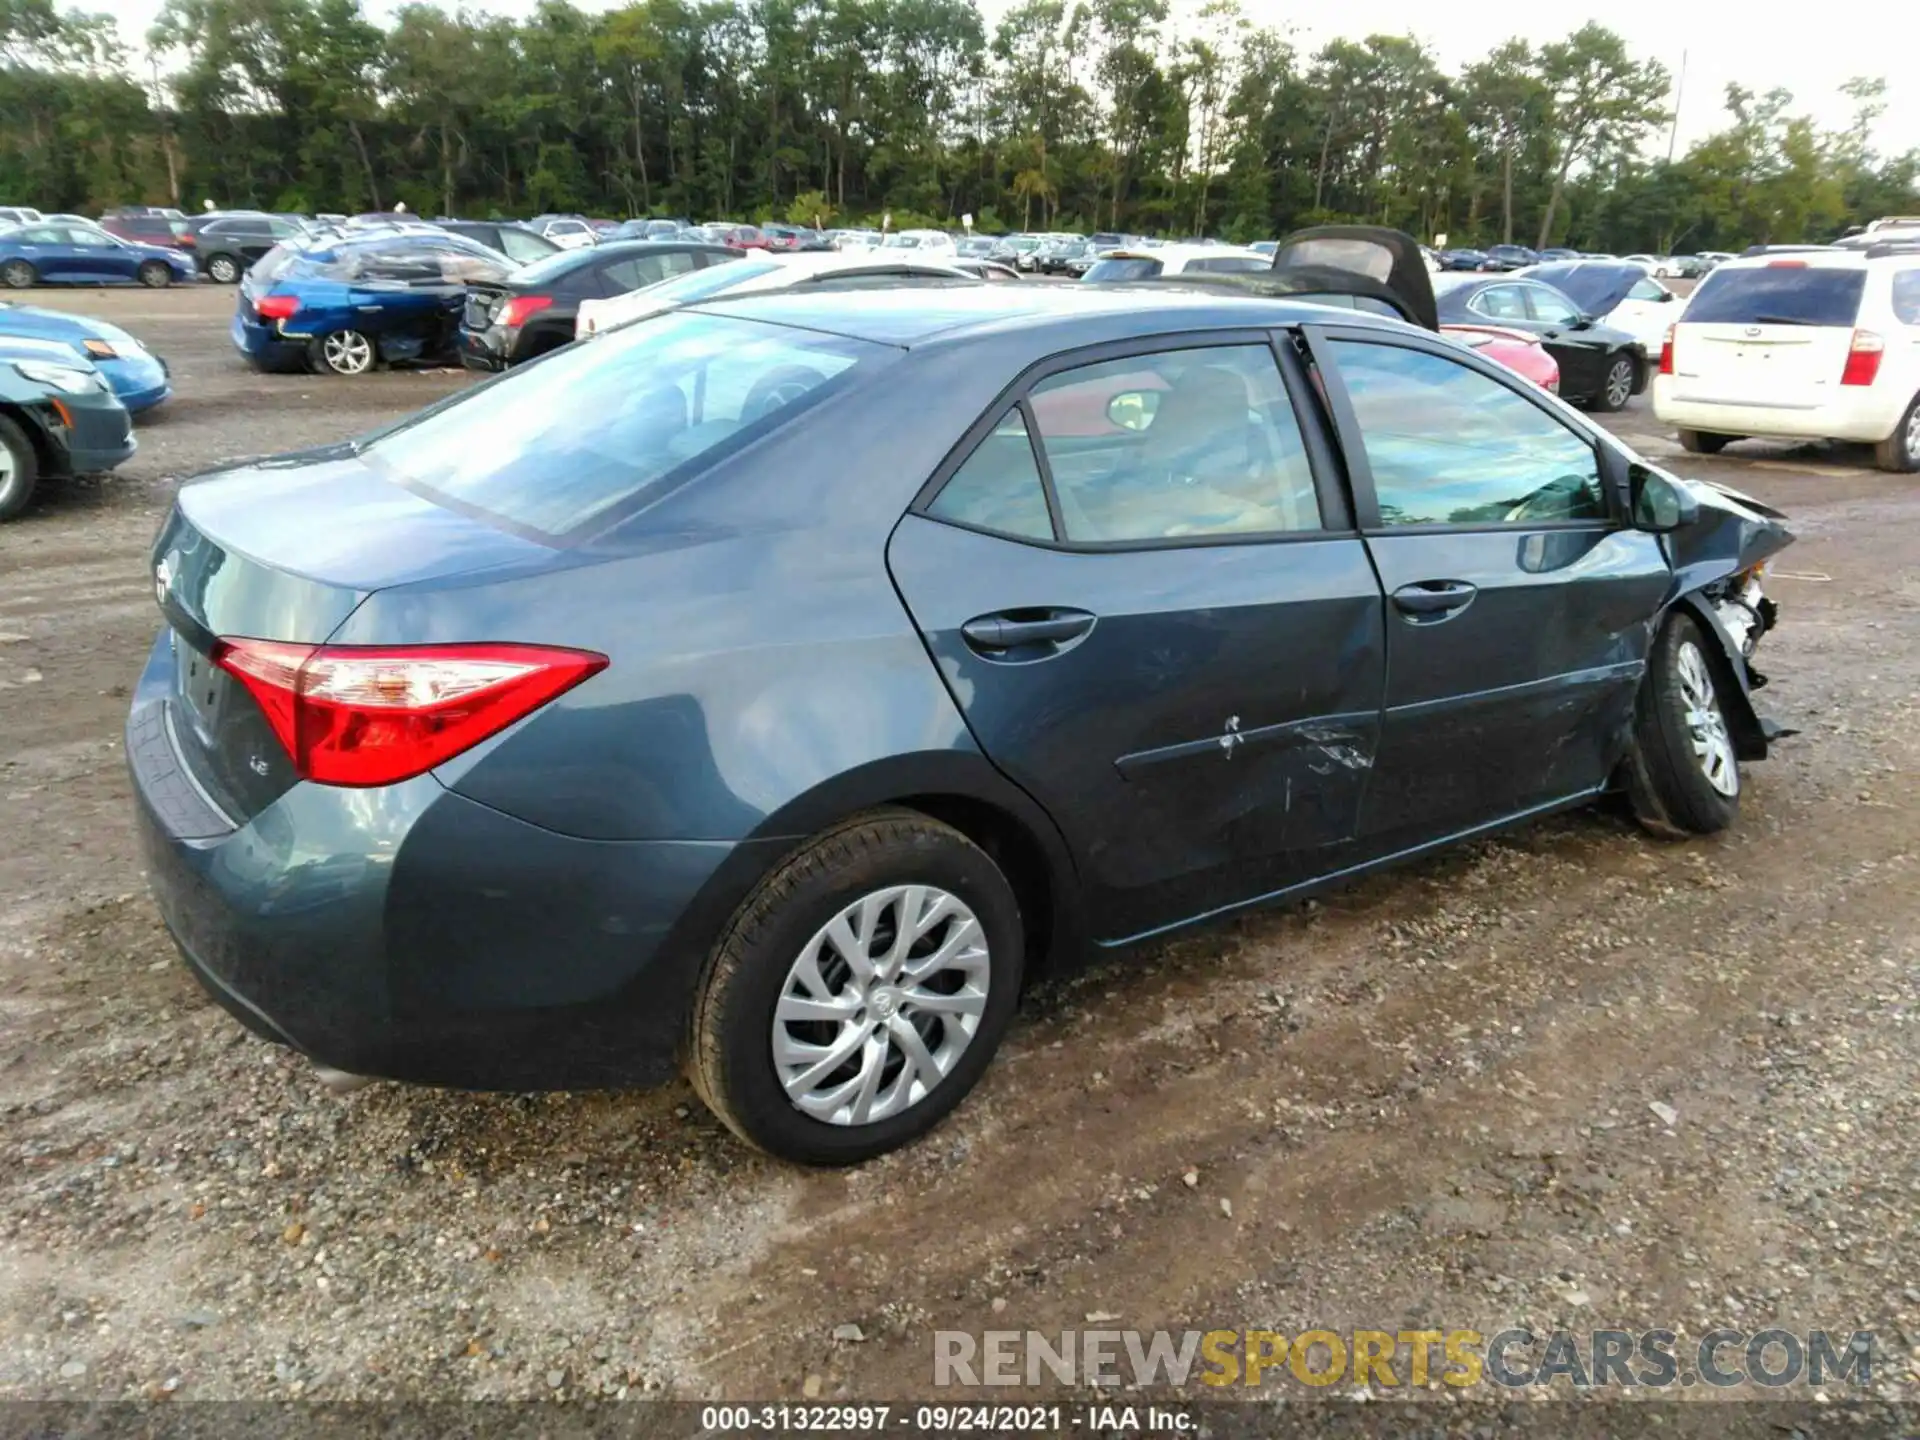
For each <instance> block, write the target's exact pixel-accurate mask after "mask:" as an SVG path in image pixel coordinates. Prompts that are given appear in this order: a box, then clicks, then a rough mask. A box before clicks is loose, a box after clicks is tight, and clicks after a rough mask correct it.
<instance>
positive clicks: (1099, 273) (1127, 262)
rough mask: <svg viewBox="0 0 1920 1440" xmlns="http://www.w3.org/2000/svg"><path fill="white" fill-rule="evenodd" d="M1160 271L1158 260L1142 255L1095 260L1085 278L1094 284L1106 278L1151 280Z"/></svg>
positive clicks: (1106, 279)
mask: <svg viewBox="0 0 1920 1440" xmlns="http://www.w3.org/2000/svg"><path fill="white" fill-rule="evenodd" d="M1159 273H1160V262H1159V261H1158V260H1149V259H1147V258H1145V257H1144V256H1138V257H1128V258H1126V259H1114V258H1112V257H1111V256H1109V257H1108V258H1107V259H1105V260H1096V261H1094V262H1093V264H1092V265H1091V266H1089V267H1088V269H1087V273H1086V276H1085V278H1086V279H1088V280H1091V281H1094V282H1095V283H1096V284H1098V283H1100V282H1102V281H1108V280H1151V279H1153V277H1154V276H1156V275H1158V274H1159Z"/></svg>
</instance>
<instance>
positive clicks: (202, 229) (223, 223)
mask: <svg viewBox="0 0 1920 1440" xmlns="http://www.w3.org/2000/svg"><path fill="white" fill-rule="evenodd" d="M304 233H305V227H304V226H301V225H297V224H295V223H294V222H293V221H291V220H284V219H282V218H281V217H280V216H278V215H266V214H260V213H253V212H249V213H235V214H218V213H216V214H213V215H201V216H198V217H196V218H194V219H192V220H189V221H188V222H187V228H186V230H185V232H184V233H182V234H181V236H180V239H179V244H180V246H181V248H182V249H185V250H191V251H192V252H193V255H194V259H195V260H196V262H197V263H198V264H199V266H200V273H201V274H202V275H205V276H206V277H207V278H208V279H210V280H213V281H215V282H217V283H218V284H221V285H238V284H239V283H240V277H241V276H242V275H244V274H246V273H247V270H248V267H250V266H251V265H252V264H253V262H254V261H256V260H258V259H259V258H260V257H261V256H262V255H264V254H266V253H267V251H269V250H271V249H272V248H273V247H274V246H276V245H278V244H279V243H280V242H281V241H282V240H291V239H293V238H294V237H295V236H297V235H302V234H304Z"/></svg>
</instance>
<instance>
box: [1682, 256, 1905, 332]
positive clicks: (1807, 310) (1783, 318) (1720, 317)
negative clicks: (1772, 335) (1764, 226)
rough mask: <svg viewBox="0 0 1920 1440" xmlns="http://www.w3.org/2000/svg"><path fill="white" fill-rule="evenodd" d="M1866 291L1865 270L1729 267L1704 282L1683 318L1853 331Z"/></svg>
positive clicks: (1700, 321)
mask: <svg viewBox="0 0 1920 1440" xmlns="http://www.w3.org/2000/svg"><path fill="white" fill-rule="evenodd" d="M1866 287H1867V272H1866V271H1864V270H1840V269H1835V268H1833V267H1831V266H1814V265H1791V266H1789V265H1764V266H1760V267H1757V268H1755V269H1752V270H1728V269H1724V268H1723V269H1719V270H1715V271H1714V272H1713V273H1712V274H1711V275H1709V276H1707V278H1706V279H1705V280H1703V281H1701V282H1700V288H1699V289H1698V290H1697V291H1695V292H1694V296H1693V298H1692V299H1691V300H1689V301H1688V302H1687V309H1686V313H1685V315H1683V316H1682V317H1681V318H1682V319H1683V320H1685V321H1686V323H1687V324H1689V325H1840V326H1848V327H1851V326H1852V324H1853V322H1854V320H1855V318H1856V317H1858V315H1859V314H1860V295H1861V292H1862V291H1864V290H1865V289H1866Z"/></svg>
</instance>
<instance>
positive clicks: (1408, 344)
mask: <svg viewBox="0 0 1920 1440" xmlns="http://www.w3.org/2000/svg"><path fill="white" fill-rule="evenodd" d="M1300 329H1301V333H1302V334H1304V335H1305V336H1306V337H1307V346H1308V349H1309V351H1310V353H1311V354H1312V356H1313V364H1314V368H1315V369H1316V370H1318V371H1319V372H1320V377H1321V381H1322V383H1323V384H1324V385H1325V386H1326V390H1327V408H1328V409H1329V410H1331V411H1332V412H1333V426H1334V431H1335V437H1336V439H1337V440H1338V441H1339V445H1340V453H1341V456H1342V458H1343V459H1344V460H1345V461H1346V467H1347V476H1348V478H1349V480H1350V481H1351V483H1352V486H1353V508H1354V518H1355V519H1356V520H1357V521H1358V523H1359V529H1360V533H1361V534H1362V535H1423V534H1463V533H1467V532H1470V531H1476V530H1496V531H1510V530H1512V529H1513V528H1514V527H1513V526H1511V525H1506V524H1502V523H1495V522H1487V523H1480V524H1472V525H1382V524H1381V523H1380V501H1379V497H1378V496H1377V495H1376V493H1375V491H1374V485H1373V467H1372V466H1371V465H1370V464H1369V463H1368V461H1367V447H1366V442H1365V439H1364V437H1363V436H1362V435H1361V433H1360V418H1359V416H1358V415H1357V414H1356V413H1355V412H1354V408H1353V398H1352V396H1351V395H1349V394H1348V392H1347V382H1346V380H1345V378H1344V377H1343V376H1342V375H1341V373H1340V366H1339V362H1338V360H1337V358H1336V357H1335V355H1334V353H1333V342H1334V341H1336V340H1338V341H1340V342H1342V343H1344V344H1362V345H1384V346H1387V347H1389V348H1391V349H1395V350H1413V351H1417V352H1420V353H1423V354H1428V355H1437V356H1439V357H1440V358H1441V359H1443V360H1449V361H1452V362H1453V363H1454V364H1456V365H1459V366H1461V367H1462V368H1463V369H1467V370H1472V371H1474V372H1476V373H1477V374H1479V375H1482V376H1484V377H1486V378H1487V379H1489V380H1491V381H1493V382H1494V383H1495V384H1497V385H1500V386H1502V387H1503V388H1505V389H1506V390H1508V391H1509V392H1511V393H1512V394H1514V395H1517V396H1519V397H1520V398H1521V399H1522V400H1524V401H1526V402H1527V404H1529V405H1531V406H1533V408H1534V409H1536V410H1538V411H1539V412H1540V413H1541V414H1542V415H1545V416H1546V417H1547V418H1548V419H1549V420H1551V421H1553V422H1554V424H1556V425H1558V426H1559V427H1560V428H1561V429H1563V430H1565V431H1566V432H1567V434H1569V435H1571V436H1573V437H1574V438H1575V439H1576V440H1579V441H1580V442H1581V443H1582V444H1583V445H1585V446H1587V447H1588V448H1589V449H1590V450H1592V451H1593V458H1594V466H1595V468H1596V470H1597V472H1598V474H1599V476H1600V483H1601V490H1602V492H1603V493H1604V495H1605V498H1606V504H1607V516H1606V518H1605V519H1602V520H1544V521H1535V522H1531V523H1530V524H1529V526H1528V528H1529V529H1537V530H1618V529H1623V528H1626V523H1627V522H1626V516H1625V515H1624V514H1623V513H1622V509H1621V502H1620V496H1619V487H1618V485H1616V484H1615V483H1614V478H1613V477H1614V473H1615V468H1616V467H1615V465H1614V462H1613V459H1612V454H1613V452H1612V451H1611V450H1610V449H1609V448H1608V447H1607V446H1606V445H1605V444H1603V443H1602V442H1601V441H1600V439H1599V438H1598V437H1596V436H1595V435H1593V434H1591V433H1590V432H1588V431H1586V430H1584V429H1581V428H1579V427H1577V426H1573V425H1569V424H1568V423H1567V420H1566V417H1565V416H1564V415H1560V414H1558V413H1556V412H1555V411H1554V410H1553V409H1552V408H1551V407H1550V406H1547V405H1543V404H1542V403H1541V402H1540V397H1539V396H1537V395H1532V394H1529V393H1528V391H1529V390H1530V389H1532V388H1533V387H1532V386H1531V385H1530V384H1529V382H1528V381H1527V380H1525V379H1524V378H1523V377H1521V376H1518V375H1514V374H1512V373H1511V372H1510V371H1507V370H1506V367H1504V366H1502V365H1497V364H1495V363H1494V362H1493V361H1491V360H1487V359H1485V358H1483V357H1482V356H1479V355H1476V354H1473V353H1472V352H1468V353H1467V354H1465V355H1456V354H1454V353H1452V352H1451V351H1450V350H1448V349H1447V348H1446V347H1445V346H1443V345H1442V344H1441V343H1440V342H1439V341H1437V340H1436V341H1434V342H1432V343H1427V342H1426V341H1425V338H1424V336H1421V337H1414V336H1408V335H1401V334H1397V333H1395V332H1392V331H1381V330H1361V329H1357V328H1354V329H1350V328H1347V327H1344V326H1326V325H1303V326H1301V327H1300Z"/></svg>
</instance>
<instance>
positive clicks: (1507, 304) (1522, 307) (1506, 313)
mask: <svg viewBox="0 0 1920 1440" xmlns="http://www.w3.org/2000/svg"><path fill="white" fill-rule="evenodd" d="M1469 308H1470V309H1473V310H1477V311H1479V312H1480V313H1481V314H1482V315H1485V316H1487V317H1488V318H1489V319H1492V320H1528V319H1531V318H1532V317H1531V316H1529V315H1528V314H1527V297H1526V296H1525V295H1523V294H1521V293H1520V287H1519V286H1518V285H1489V286H1488V287H1487V288H1486V289H1485V290H1482V291H1481V292H1480V293H1479V294H1478V295H1476V296H1474V297H1473V302H1472V304H1471V306H1470V307H1469Z"/></svg>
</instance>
